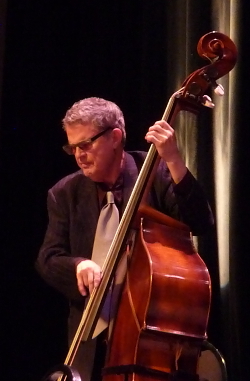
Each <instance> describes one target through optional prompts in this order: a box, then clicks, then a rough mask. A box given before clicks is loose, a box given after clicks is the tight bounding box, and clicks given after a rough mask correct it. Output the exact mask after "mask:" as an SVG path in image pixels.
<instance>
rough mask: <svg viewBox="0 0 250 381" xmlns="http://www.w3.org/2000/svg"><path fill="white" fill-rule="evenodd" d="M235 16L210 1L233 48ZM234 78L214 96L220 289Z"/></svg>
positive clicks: (225, 263) (225, 264) (217, 25)
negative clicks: (221, 93) (222, 91)
mask: <svg viewBox="0 0 250 381" xmlns="http://www.w3.org/2000/svg"><path fill="white" fill-rule="evenodd" d="M238 13H239V12H238V2H237V1H229V0H224V1H221V0H214V2H213V17H212V20H213V26H214V29H216V30H218V31H219V32H222V33H224V34H226V35H228V36H229V37H230V38H231V39H232V40H233V41H234V42H235V44H236V45H237V25H238V17H237V16H238ZM235 78H236V68H234V69H233V70H232V72H230V73H229V75H227V76H225V77H223V78H222V79H221V80H219V82H220V83H221V84H222V85H223V87H224V89H225V95H224V96H223V97H222V98H219V97H218V96H216V99H215V104H216V107H215V110H214V121H213V136H214V168H215V200H216V216H217V221H216V223H217V237H218V242H217V244H218V254H219V273H220V285H221V288H224V287H226V285H227V284H228V283H229V252H230V247H229V224H230V204H231V200H230V197H231V181H232V178H231V168H232V164H233V141H234V129H233V128H234V125H235V112H234V104H235V81H236V79H235ZM218 98H219V99H218Z"/></svg>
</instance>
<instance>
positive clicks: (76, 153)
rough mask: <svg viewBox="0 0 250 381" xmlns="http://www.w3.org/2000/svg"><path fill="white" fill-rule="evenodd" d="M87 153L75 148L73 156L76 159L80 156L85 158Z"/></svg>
mask: <svg viewBox="0 0 250 381" xmlns="http://www.w3.org/2000/svg"><path fill="white" fill-rule="evenodd" d="M86 154H87V152H86V150H85V149H81V148H80V147H76V148H75V155H76V156H77V157H80V156H86Z"/></svg>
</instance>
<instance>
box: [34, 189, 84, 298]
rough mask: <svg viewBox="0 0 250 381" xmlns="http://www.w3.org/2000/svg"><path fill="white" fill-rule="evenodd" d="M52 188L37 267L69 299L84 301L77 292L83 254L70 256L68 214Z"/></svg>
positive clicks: (49, 193)
mask: <svg viewBox="0 0 250 381" xmlns="http://www.w3.org/2000/svg"><path fill="white" fill-rule="evenodd" d="M58 199H59V197H57V198H56V196H55V194H54V193H53V190H52V189H50V190H49V192H48V198H47V209H48V218H49V221H48V226H47V231H46V234H45V238H44V241H43V244H42V246H41V248H40V251H39V254H38V258H37V261H36V263H35V267H36V269H37V271H38V272H39V274H40V275H41V277H42V278H43V279H44V280H45V281H46V282H47V283H48V284H50V285H51V286H53V287H54V288H56V289H57V290H58V291H59V292H61V293H63V294H64V295H65V296H66V297H68V298H69V299H72V300H75V301H79V302H81V301H83V300H84V297H83V296H81V294H80V293H79V291H78V288H77V279H76V270H75V268H76V264H77V263H79V262H80V261H81V260H83V258H82V257H74V258H73V257H71V255H70V242H69V240H70V238H69V221H68V219H69V213H67V211H66V209H65V207H63V205H64V203H63V202H61V204H60V203H59V201H58Z"/></svg>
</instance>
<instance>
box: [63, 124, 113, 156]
mask: <svg viewBox="0 0 250 381" xmlns="http://www.w3.org/2000/svg"><path fill="white" fill-rule="evenodd" d="M109 130H113V128H112V127H108V128H106V129H105V130H103V131H101V132H99V133H98V134H96V135H94V136H93V137H92V138H90V139H87V140H82V141H81V142H79V143H75V144H65V145H64V146H63V147H62V148H63V150H64V151H65V152H66V153H67V154H68V155H74V154H75V151H76V147H79V148H80V149H81V150H84V149H87V147H88V145H89V144H92V143H93V142H94V141H95V140H96V139H98V138H100V136H102V135H104V134H105V133H106V132H107V131H109Z"/></svg>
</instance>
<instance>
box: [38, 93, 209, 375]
mask: <svg viewBox="0 0 250 381" xmlns="http://www.w3.org/2000/svg"><path fill="white" fill-rule="evenodd" d="M63 127H64V130H65V132H66V135H67V140H68V144H67V145H66V146H64V150H65V151H66V152H67V153H68V154H72V155H74V156H75V159H76V162H77V164H78V166H79V167H80V170H78V171H77V172H75V173H73V174H71V175H69V176H67V177H65V178H63V179H62V180H61V181H59V182H58V183H57V184H56V185H55V186H53V187H52V188H51V189H50V190H49V192H48V200H47V202H48V214H49V223H48V227H47V232H46V235H45V238H44V242H43V245H42V247H41V249H40V252H39V256H38V260H37V268H38V271H39V272H40V274H41V275H42V277H43V278H44V279H45V280H46V281H47V282H48V283H49V284H50V285H52V286H53V287H55V288H56V289H57V290H59V291H60V292H62V293H63V294H64V295H65V296H66V297H67V298H68V299H69V300H70V316H69V339H70V340H72V338H73V337H74V333H75V331H76V329H77V327H78V325H79V322H80V318H81V316H82V311H83V308H84V302H85V298H86V296H87V295H89V294H90V293H91V292H92V291H93V289H94V288H95V287H97V286H98V285H99V283H100V280H101V277H102V272H101V267H100V266H99V265H98V264H97V263H96V262H95V261H93V260H92V259H91V258H92V248H93V243H94V239H95V230H96V226H97V221H98V216H99V214H100V210H101V208H102V206H103V204H104V203H105V201H104V200H105V199H106V193H107V191H108V190H111V191H112V192H113V194H114V196H115V203H116V205H117V207H118V210H119V213H120V215H121V214H122V213H123V211H124V209H125V206H126V204H127V201H128V199H129V196H130V193H131V191H132V189H133V186H134V184H135V182H136V179H137V176H138V171H139V170H140V169H139V168H140V167H141V165H142V163H143V160H144V158H145V153H143V152H139V151H135V152H131V153H128V152H125V151H124V144H125V140H126V132H125V123H124V118H123V114H122V111H121V110H120V109H119V107H118V106H117V105H116V104H114V103H113V102H110V101H106V100H104V99H101V98H94V97H93V98H86V99H83V100H81V101H79V102H76V103H75V104H74V105H73V106H72V107H71V108H70V109H69V110H68V111H67V113H66V115H65V117H64V119H63ZM145 138H146V140H147V142H149V143H153V144H154V145H155V147H156V149H157V151H158V153H159V155H160V157H161V162H160V165H159V168H158V172H157V174H156V177H155V180H154V183H153V186H152V191H151V194H150V203H151V205H152V206H153V207H154V208H155V209H158V210H160V211H161V212H163V213H165V214H167V215H170V216H171V217H173V218H175V219H178V220H181V221H183V222H184V223H185V224H187V225H188V226H189V227H190V230H191V231H192V233H193V234H194V235H199V234H203V233H204V232H205V231H206V230H207V229H208V228H209V227H210V226H211V225H212V224H213V217H212V214H211V210H210V207H209V205H208V203H207V201H206V198H205V196H204V194H203V191H202V189H201V188H200V186H199V184H198V183H197V181H196V180H195V178H194V177H193V176H192V174H191V173H190V172H189V170H188V169H187V167H186V166H185V163H184V161H183V159H182V157H181V155H180V152H179V150H178V148H177V142H176V137H175V133H174V130H173V129H172V128H171V126H170V125H169V124H168V123H166V122H165V121H163V120H160V121H157V122H156V123H155V124H154V125H153V126H151V127H150V128H149V130H148V132H147V134H146V137H145ZM100 338H102V334H101V335H100V337H99V339H97V341H98V340H99V343H98V345H97V350H98V348H100V342H101V339H100ZM99 359H100V356H99V353H98V356H96V358H95V364H94V366H93V373H92V365H90V361H91V360H90V359H89V358H88V351H86V350H85V351H84V345H83V349H82V348H81V347H79V350H78V352H77V356H76V358H75V361H74V364H73V365H74V366H75V368H76V369H77V370H78V371H79V372H80V374H81V377H82V379H84V380H86V378H89V379H90V378H91V374H92V380H95V381H97V379H98V377H100V373H98V372H99V371H100V368H101V364H97V362H98V360H99Z"/></svg>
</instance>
